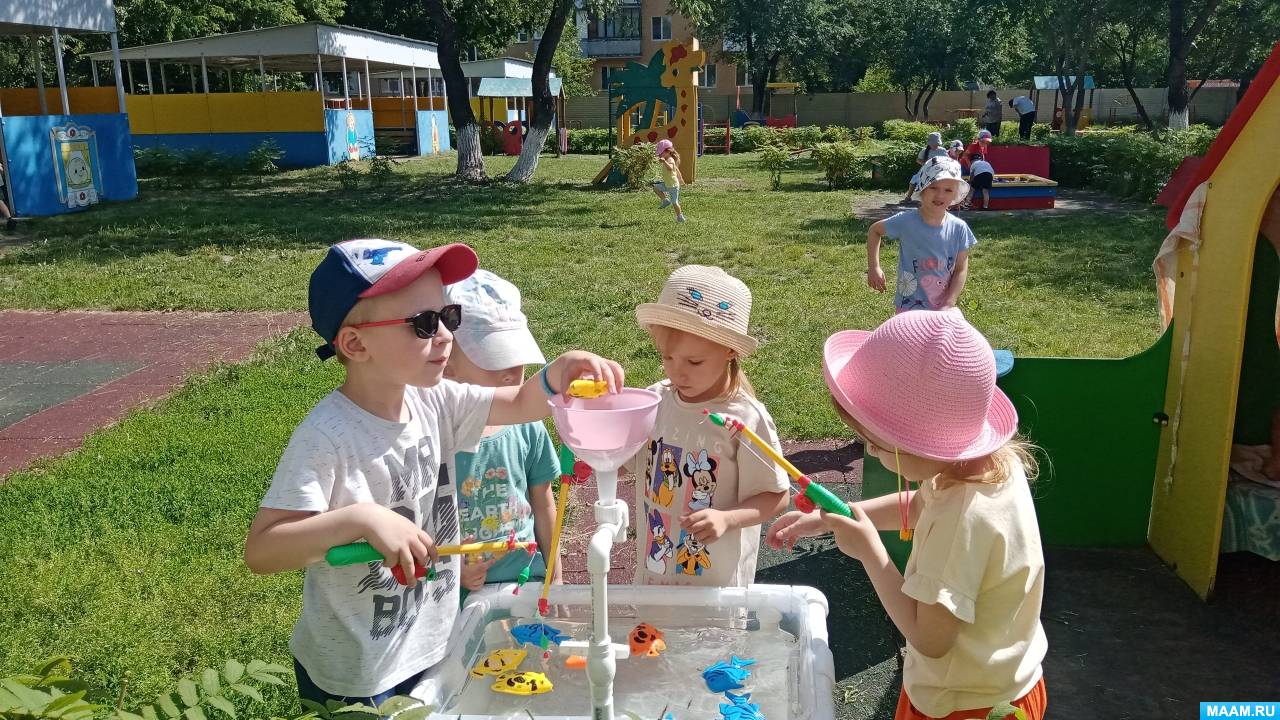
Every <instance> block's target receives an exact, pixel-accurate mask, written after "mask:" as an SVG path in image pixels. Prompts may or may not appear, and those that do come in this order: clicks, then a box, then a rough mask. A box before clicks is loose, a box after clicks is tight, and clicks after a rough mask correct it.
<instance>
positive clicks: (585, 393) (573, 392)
mask: <svg viewBox="0 0 1280 720" xmlns="http://www.w3.org/2000/svg"><path fill="white" fill-rule="evenodd" d="M607 392H609V383H608V382H607V381H605V380H574V381H573V382H571V383H569V397H576V398H586V399H591V398H598V397H600V396H601V395H603V394H605V393H607Z"/></svg>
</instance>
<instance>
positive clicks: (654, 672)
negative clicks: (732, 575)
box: [412, 585, 835, 720]
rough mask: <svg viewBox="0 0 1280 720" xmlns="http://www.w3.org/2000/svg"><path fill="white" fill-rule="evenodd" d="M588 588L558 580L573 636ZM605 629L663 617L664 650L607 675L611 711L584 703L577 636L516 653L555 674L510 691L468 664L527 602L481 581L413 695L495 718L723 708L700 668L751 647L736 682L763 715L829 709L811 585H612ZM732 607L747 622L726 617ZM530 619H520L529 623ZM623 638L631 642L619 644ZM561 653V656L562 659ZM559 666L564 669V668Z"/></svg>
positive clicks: (829, 683)
mask: <svg viewBox="0 0 1280 720" xmlns="http://www.w3.org/2000/svg"><path fill="white" fill-rule="evenodd" d="M592 592H593V591H592V589H591V588H588V587H587V586H585V585H557V586H556V587H555V588H554V589H553V591H552V601H553V602H554V603H555V605H556V606H557V607H558V608H560V609H561V612H560V613H559V615H558V616H557V617H556V619H555V620H554V621H552V622H554V624H555V625H556V626H557V627H559V628H562V629H563V630H564V631H565V632H566V634H567V635H568V636H570V637H574V638H577V637H583V636H587V635H591V634H593V633H594V630H593V621H592V610H591V603H592V602H593V595H592ZM609 602H610V605H611V609H610V617H609V624H608V628H607V629H608V631H609V633H611V635H612V636H614V637H628V635H629V634H630V632H631V630H632V629H633V628H634V627H636V626H637V625H638V624H642V623H643V621H644V620H645V618H646V617H647V616H649V615H650V614H662V615H663V616H664V617H668V618H670V620H669V621H667V622H664V624H663V626H662V634H663V644H664V645H665V646H666V650H665V651H663V652H662V654H661V655H660V656H659V657H656V658H655V657H651V656H649V655H648V654H632V653H630V651H629V648H627V649H628V653H627V656H624V657H623V656H620V657H619V658H618V659H617V663H616V678H615V682H614V685H613V688H614V702H613V705H614V706H616V708H617V710H616V712H614V713H613V714H612V715H605V714H603V710H602V709H601V708H598V707H597V708H592V709H591V710H590V712H588V704H589V702H590V701H589V700H588V698H591V697H593V695H592V687H593V685H592V683H593V680H592V678H591V674H590V672H586V673H584V672H582V671H581V670H579V669H575V668H574V667H573V665H576V664H577V663H576V662H572V663H569V667H565V663H566V662H568V661H570V660H574V659H576V658H580V657H581V655H580V654H579V653H581V652H583V648H582V647H581V646H582V645H583V644H584V643H581V642H579V641H576V640H563V641H562V642H560V643H559V644H557V645H556V646H555V647H554V648H553V650H554V652H555V653H556V655H557V657H556V658H551V659H548V660H544V661H542V662H541V663H537V662H536V661H534V662H531V661H530V660H533V658H534V655H535V653H530V660H526V661H525V662H524V665H523V667H521V668H520V670H525V671H530V670H532V671H537V672H542V673H544V674H545V675H546V677H547V679H548V680H550V681H551V682H552V683H554V685H555V690H554V691H553V692H550V693H545V694H540V695H534V696H524V697H515V696H508V695H505V694H504V695H499V694H496V693H495V692H494V691H493V690H491V689H490V686H491V684H492V682H493V676H483V677H480V678H476V677H473V676H472V675H471V672H470V671H471V669H472V668H473V667H476V666H477V664H478V663H480V662H482V661H483V660H484V659H485V658H488V657H489V656H490V655H491V653H492V652H493V651H494V650H496V649H499V648H510V647H511V645H512V629H513V628H517V627H521V625H520V624H519V623H522V622H526V621H527V618H528V617H529V614H530V612H531V610H532V607H531V606H530V605H529V603H528V601H527V600H522V598H521V597H517V596H513V595H511V593H509V592H506V591H505V589H504V588H495V589H485V590H483V591H480V592H477V593H473V594H472V595H471V596H469V597H468V599H467V606H466V607H465V608H463V610H462V612H461V613H460V614H459V616H458V620H457V622H456V623H455V624H454V633H453V636H452V637H451V638H450V640H449V646H450V648H455V649H454V650H451V651H450V653H449V654H448V656H447V657H446V659H445V660H443V661H442V662H441V663H439V664H438V665H437V666H436V667H434V668H432V669H430V670H428V671H427V673H426V674H425V675H424V677H423V679H422V681H421V682H420V683H419V684H418V686H417V687H416V688H415V689H414V690H413V692H412V695H413V696H414V697H416V698H419V699H421V700H422V701H423V702H425V703H427V704H429V705H432V706H434V707H435V708H436V712H435V713H434V714H433V716H432V720H446V719H447V720H455V719H456V718H457V717H458V716H460V715H461V716H463V717H464V718H465V719H466V720H491V719H495V718H512V717H517V716H519V717H527V714H532V715H533V716H534V717H555V718H585V717H588V716H589V717H591V718H592V720H614V719H615V718H622V717H624V713H626V716H630V715H635V716H636V717H640V718H648V719H650V720H657V718H662V717H665V716H667V712H668V711H670V712H671V716H672V717H675V718H698V717H701V718H716V717H720V705H721V704H723V703H726V702H728V700H726V698H725V696H724V695H723V694H717V693H715V692H714V691H712V690H709V689H708V688H707V686H706V684H705V682H704V680H703V677H702V673H703V672H704V671H705V670H707V669H710V668H713V667H716V666H717V663H725V664H726V665H728V666H729V667H732V666H733V665H732V664H733V658H734V656H737V657H738V658H742V659H746V658H751V659H754V660H755V661H756V662H755V664H754V665H751V666H749V668H748V669H749V670H750V671H751V674H750V677H749V678H743V680H742V684H743V685H744V686H745V688H744V690H741V691H733V692H735V694H739V695H741V694H742V693H745V692H750V693H751V695H752V702H753V703H758V704H759V705H760V711H761V713H762V714H763V715H764V716H765V717H767V718H769V719H770V720H833V719H834V717H835V707H834V703H833V700H832V697H831V692H832V687H833V684H834V683H833V676H834V668H833V666H832V659H831V653H830V651H829V650H828V648H827V633H826V601H825V600H824V599H823V597H822V595H821V594H820V593H818V592H817V591H815V590H813V589H811V588H803V587H794V586H779V585H752V586H751V587H750V588H711V587H705V588H690V587H656V586H640V585H616V586H610V587H609ZM729 613H731V614H735V615H737V614H740V615H743V616H745V617H747V618H748V621H749V622H748V623H745V627H744V623H742V622H737V621H734V620H732V619H726V614H729ZM526 627H527V626H526ZM621 647H627V646H621ZM559 657H564V658H565V662H560V661H559ZM562 668H563V669H562Z"/></svg>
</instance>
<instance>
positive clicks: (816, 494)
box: [702, 410, 853, 517]
mask: <svg viewBox="0 0 1280 720" xmlns="http://www.w3.org/2000/svg"><path fill="white" fill-rule="evenodd" d="M702 414H704V415H706V416H707V419H708V420H710V421H711V422H712V424H714V425H719V426H720V427H722V428H728V429H729V431H730V432H733V433H738V434H741V435H742V436H743V437H745V438H746V439H748V440H750V441H751V442H752V444H754V445H755V446H756V447H758V448H760V450H762V451H763V452H764V454H765V455H768V456H769V459H771V460H773V461H774V462H776V463H778V466H779V467H781V468H782V469H783V470H786V471H787V474H788V475H790V476H791V479H793V480H795V481H796V485H798V486H799V488H800V489H799V490H798V491H797V492H796V509H798V510H800V511H801V512H813V511H814V510H815V509H817V508H822V509H823V510H826V511H827V512H829V513H835V514H837V515H843V516H845V517H853V512H852V511H850V510H849V504H848V503H846V502H845V501H843V500H841V499H840V498H838V497H836V495H835V493H833V492H831V491H830V490H828V489H826V488H824V487H822V486H821V485H819V484H818V483H816V482H814V481H813V480H810V479H809V476H808V475H805V474H804V473H802V472H800V470H799V469H798V468H796V466H795V465H792V464H791V461H789V460H787V459H786V458H785V457H783V456H782V453H780V452H778V451H777V450H774V449H773V446H772V445H770V444H769V443H767V442H765V441H764V439H763V438H761V437H760V436H759V435H757V434H755V431H753V430H752V429H751V428H749V427H747V426H746V425H743V424H742V422H741V421H740V420H737V419H736V418H731V417H725V416H723V415H721V414H719V413H713V412H711V411H710V410H703V411H702Z"/></svg>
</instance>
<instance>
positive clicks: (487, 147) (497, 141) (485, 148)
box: [480, 125, 503, 155]
mask: <svg viewBox="0 0 1280 720" xmlns="http://www.w3.org/2000/svg"><path fill="white" fill-rule="evenodd" d="M502 152H503V149H502V131H501V130H499V129H498V127H497V126H496V125H481V126H480V154H481V155H501V154H502Z"/></svg>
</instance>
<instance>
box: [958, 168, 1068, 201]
mask: <svg viewBox="0 0 1280 720" xmlns="http://www.w3.org/2000/svg"><path fill="white" fill-rule="evenodd" d="M990 195H991V202H990V204H989V205H988V207H989V208H990V209H992V210H1040V209H1048V208H1052V207H1053V205H1054V199H1055V198H1056V197H1057V195H1058V183H1056V182H1054V181H1052V180H1049V179H1048V178H1042V177H1040V176H1038V175H1029V174H1004V173H1000V174H997V175H996V176H995V178H994V179H993V180H992V182H991V191H990ZM975 200H977V201H978V202H981V198H979V197H977V196H976V195H975Z"/></svg>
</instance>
